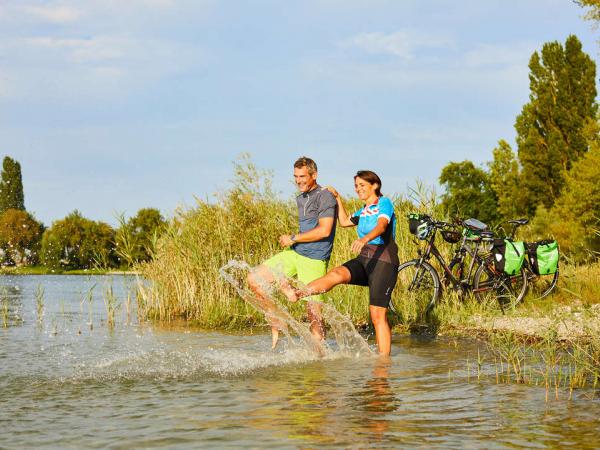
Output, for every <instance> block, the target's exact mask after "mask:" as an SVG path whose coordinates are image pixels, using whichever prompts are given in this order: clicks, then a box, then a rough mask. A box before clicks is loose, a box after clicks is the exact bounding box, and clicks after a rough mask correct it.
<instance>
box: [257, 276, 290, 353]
mask: <svg viewBox="0 0 600 450" xmlns="http://www.w3.org/2000/svg"><path fill="white" fill-rule="evenodd" d="M274 281H275V277H274V276H273V272H272V271H271V269H269V268H268V267H266V266H259V267H257V268H256V269H255V270H253V271H252V272H250V273H249V274H248V286H249V287H250V289H251V290H252V292H254V294H256V298H257V299H258V300H259V302H260V304H261V307H262V308H263V309H264V311H265V317H266V318H267V321H268V322H269V324H270V325H271V348H273V349H274V348H275V347H276V346H277V342H278V341H279V330H284V329H286V328H287V327H286V325H285V324H284V323H282V322H281V321H280V320H278V319H277V318H276V317H273V316H272V315H270V314H269V312H270V311H274V310H275V309H277V305H276V304H275V303H274V302H273V300H271V299H269V298H268V297H267V296H266V295H265V293H264V286H265V285H266V284H271V283H273V282H274ZM288 286H289V284H288ZM290 288H291V286H290Z"/></svg>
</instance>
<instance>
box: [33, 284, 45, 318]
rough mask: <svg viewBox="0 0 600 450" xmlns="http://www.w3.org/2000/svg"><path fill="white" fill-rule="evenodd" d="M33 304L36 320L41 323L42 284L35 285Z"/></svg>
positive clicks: (42, 304)
mask: <svg viewBox="0 0 600 450" xmlns="http://www.w3.org/2000/svg"><path fill="white" fill-rule="evenodd" d="M35 305H36V312H37V321H38V323H42V321H43V320H44V286H42V285H41V284H38V285H37V288H36V290H35Z"/></svg>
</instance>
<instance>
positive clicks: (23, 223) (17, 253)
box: [0, 209, 44, 266]
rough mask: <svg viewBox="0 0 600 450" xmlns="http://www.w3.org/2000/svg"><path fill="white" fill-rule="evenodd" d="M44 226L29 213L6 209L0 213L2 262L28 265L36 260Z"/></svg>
mask: <svg viewBox="0 0 600 450" xmlns="http://www.w3.org/2000/svg"><path fill="white" fill-rule="evenodd" d="M43 232H44V226H43V225H42V224H41V223H40V222H38V221H37V220H36V219H35V218H34V217H33V216H32V215H31V214H29V213H28V212H26V211H21V210H18V209H8V210H6V211H4V213H2V215H0V249H1V251H2V253H3V258H4V264H8V265H17V266H20V265H28V264H34V263H36V262H37V259H38V255H39V249H40V241H41V239H42V233H43Z"/></svg>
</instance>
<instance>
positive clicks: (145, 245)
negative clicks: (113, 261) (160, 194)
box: [116, 208, 167, 266]
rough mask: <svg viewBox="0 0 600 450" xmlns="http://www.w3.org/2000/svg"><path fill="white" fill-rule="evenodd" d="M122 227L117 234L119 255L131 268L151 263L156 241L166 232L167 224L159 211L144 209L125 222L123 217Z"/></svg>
mask: <svg viewBox="0 0 600 450" xmlns="http://www.w3.org/2000/svg"><path fill="white" fill-rule="evenodd" d="M119 221H120V223H121V226H120V227H119V229H118V230H117V232H116V244H117V253H118V254H119V256H120V257H121V258H122V259H124V260H125V261H126V262H127V264H128V265H129V266H132V265H133V264H135V263H140V262H144V261H149V260H150V259H151V258H152V255H153V253H154V250H155V244H156V240H157V239H158V237H159V236H160V234H161V233H163V232H164V230H165V228H166V226H167V222H166V221H165V219H164V218H163V216H162V215H161V214H160V211H159V210H158V209H154V208H143V209H140V210H139V211H138V213H137V214H136V215H135V216H134V217H131V218H130V219H129V220H128V221H125V217H124V216H123V215H121V217H120V218H119Z"/></svg>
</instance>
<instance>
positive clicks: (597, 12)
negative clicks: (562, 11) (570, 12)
mask: <svg viewBox="0 0 600 450" xmlns="http://www.w3.org/2000/svg"><path fill="white" fill-rule="evenodd" d="M575 3H577V4H578V5H579V6H582V7H584V8H589V9H588V11H587V13H586V14H585V18H586V19H587V20H591V21H595V22H600V0H576V1H575Z"/></svg>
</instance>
